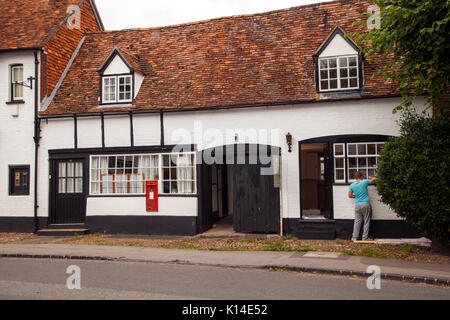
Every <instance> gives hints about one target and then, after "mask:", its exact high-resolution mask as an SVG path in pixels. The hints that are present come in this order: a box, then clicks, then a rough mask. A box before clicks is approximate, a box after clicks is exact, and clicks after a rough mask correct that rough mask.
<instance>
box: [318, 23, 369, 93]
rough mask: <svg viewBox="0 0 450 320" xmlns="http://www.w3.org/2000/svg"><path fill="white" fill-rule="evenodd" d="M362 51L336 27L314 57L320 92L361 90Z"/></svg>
mask: <svg viewBox="0 0 450 320" xmlns="http://www.w3.org/2000/svg"><path fill="white" fill-rule="evenodd" d="M360 52H361V49H360V48H359V47H358V46H357V45H356V44H355V43H354V42H353V41H351V40H350V39H349V38H348V37H346V36H345V34H344V32H343V31H342V30H341V29H340V28H339V27H336V28H335V29H334V30H333V32H332V33H331V34H330V36H329V37H328V38H327V39H326V41H325V42H324V43H323V44H322V45H321V46H320V48H319V49H318V50H317V52H316V54H315V55H314V60H315V63H316V87H317V91H318V92H336V91H355V90H361V89H362V84H363V74H362V57H361V54H360Z"/></svg>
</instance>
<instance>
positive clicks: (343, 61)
mask: <svg viewBox="0 0 450 320" xmlns="http://www.w3.org/2000/svg"><path fill="white" fill-rule="evenodd" d="M339 66H340V67H341V68H345V67H346V66H347V58H340V59H339Z"/></svg>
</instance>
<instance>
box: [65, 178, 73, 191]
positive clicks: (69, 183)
mask: <svg viewBox="0 0 450 320" xmlns="http://www.w3.org/2000/svg"><path fill="white" fill-rule="evenodd" d="M74 191H75V180H74V179H73V178H67V190H66V192H67V193H74Z"/></svg>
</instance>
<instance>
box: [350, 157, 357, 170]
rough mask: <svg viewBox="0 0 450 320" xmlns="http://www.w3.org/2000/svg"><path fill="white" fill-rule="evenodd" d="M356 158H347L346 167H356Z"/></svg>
mask: <svg viewBox="0 0 450 320" xmlns="http://www.w3.org/2000/svg"><path fill="white" fill-rule="evenodd" d="M356 159H357V158H348V167H349V168H356V167H357V166H356V163H357V160H356Z"/></svg>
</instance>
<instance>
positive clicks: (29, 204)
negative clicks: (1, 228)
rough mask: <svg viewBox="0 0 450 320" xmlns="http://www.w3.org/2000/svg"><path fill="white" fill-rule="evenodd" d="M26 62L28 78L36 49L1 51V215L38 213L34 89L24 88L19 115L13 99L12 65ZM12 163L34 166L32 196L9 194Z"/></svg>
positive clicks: (32, 169) (25, 215) (31, 171)
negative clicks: (16, 114)
mask: <svg viewBox="0 0 450 320" xmlns="http://www.w3.org/2000/svg"><path fill="white" fill-rule="evenodd" d="M11 64H23V78H24V81H26V79H27V78H28V77H31V76H32V77H34V76H35V66H34V53H33V51H15V52H2V53H0V216H13V217H32V216H33V214H34V211H33V206H34V200H33V193H34V177H33V172H34V141H33V136H34V103H35V102H34V88H35V87H36V83H34V82H33V90H31V89H29V88H26V87H24V88H23V94H24V98H23V100H24V101H25V103H24V104H20V105H18V109H19V115H18V117H13V116H12V115H11V112H12V110H13V108H14V107H15V106H12V105H7V104H6V102H8V101H9V100H10V85H9V82H10V65H11ZM9 165H29V166H30V181H29V183H30V195H27V196H10V195H9V190H8V188H9V169H8V166H9Z"/></svg>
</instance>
